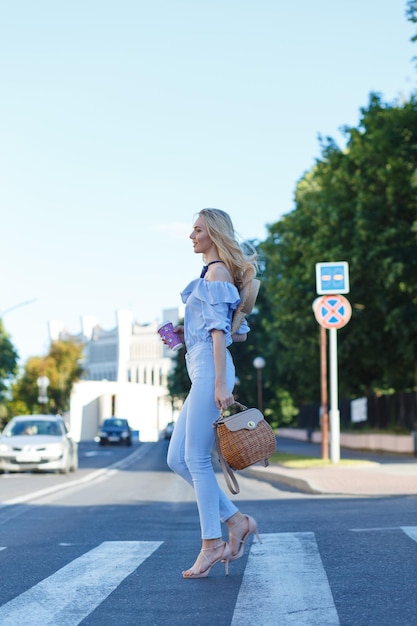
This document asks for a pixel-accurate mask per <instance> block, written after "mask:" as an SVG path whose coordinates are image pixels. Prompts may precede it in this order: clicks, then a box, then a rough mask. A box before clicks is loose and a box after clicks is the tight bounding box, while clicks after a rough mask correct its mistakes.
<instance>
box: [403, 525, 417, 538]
mask: <svg viewBox="0 0 417 626" xmlns="http://www.w3.org/2000/svg"><path fill="white" fill-rule="evenodd" d="M401 530H402V531H403V532H405V534H406V535H408V536H409V537H410V539H413V541H417V526H401Z"/></svg>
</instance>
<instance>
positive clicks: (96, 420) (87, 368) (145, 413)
mask: <svg viewBox="0 0 417 626" xmlns="http://www.w3.org/2000/svg"><path fill="white" fill-rule="evenodd" d="M168 319H169V320H171V321H172V322H173V323H174V325H175V324H177V323H178V319H179V311H178V309H167V310H164V311H163V316H162V320H160V321H155V322H153V323H150V324H142V325H140V324H138V323H136V322H134V320H133V315H132V312H131V311H117V312H116V326H115V328H113V329H111V330H104V329H102V328H101V327H100V326H99V325H98V324H97V320H96V319H95V318H94V317H92V316H84V317H82V318H81V331H80V333H79V334H77V335H71V334H70V333H68V332H67V331H66V330H65V328H64V324H63V322H61V321H57V320H52V321H50V322H49V336H50V340H51V341H56V340H73V341H81V342H82V343H83V344H84V359H83V368H84V377H83V380H81V381H79V382H78V383H76V384H75V385H74V387H73V390H72V394H71V402H70V412H69V416H68V422H69V424H70V427H71V431H72V434H73V436H74V438H75V439H76V440H78V441H82V440H87V439H93V438H94V437H95V436H96V435H97V432H98V430H99V426H100V424H101V423H102V422H103V420H104V419H105V418H106V417H111V416H113V415H115V416H117V417H125V418H126V419H128V420H129V423H130V425H131V427H132V429H133V430H134V431H136V432H137V433H138V436H139V438H140V440H141V441H157V440H158V438H159V437H160V435H161V432H162V430H163V429H164V427H165V426H166V424H167V423H168V422H170V421H172V420H174V421H175V417H176V415H175V411H174V409H173V407H172V404H171V402H170V400H169V398H168V390H167V377H168V374H169V372H170V371H171V369H172V367H173V357H174V356H175V353H174V352H172V351H171V350H170V349H169V348H167V347H166V346H165V345H164V344H163V343H162V341H161V339H160V337H159V335H158V333H157V328H158V326H159V324H160V323H161V322H164V321H166V320H168Z"/></svg>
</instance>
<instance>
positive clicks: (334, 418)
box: [330, 410, 340, 463]
mask: <svg viewBox="0 0 417 626" xmlns="http://www.w3.org/2000/svg"><path fill="white" fill-rule="evenodd" d="M330 460H331V462H332V463H339V461H340V413H339V411H338V410H333V411H330Z"/></svg>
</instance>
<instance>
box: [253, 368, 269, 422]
mask: <svg viewBox="0 0 417 626" xmlns="http://www.w3.org/2000/svg"><path fill="white" fill-rule="evenodd" d="M265 364H266V362H265V359H264V358H263V357H262V356H257V357H256V358H255V359H253V366H254V367H255V369H256V370H257V372H258V408H259V410H260V411H261V413H263V400H262V370H263V368H264V367H265Z"/></svg>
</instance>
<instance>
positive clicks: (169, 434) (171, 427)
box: [164, 422, 175, 439]
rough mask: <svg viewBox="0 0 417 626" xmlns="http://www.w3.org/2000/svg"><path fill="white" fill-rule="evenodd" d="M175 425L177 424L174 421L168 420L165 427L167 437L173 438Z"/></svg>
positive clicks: (165, 436)
mask: <svg viewBox="0 0 417 626" xmlns="http://www.w3.org/2000/svg"><path fill="white" fill-rule="evenodd" d="M174 426H175V423H174V422H168V424H167V425H166V426H165V428H164V438H165V439H171V437H172V433H173V431H174Z"/></svg>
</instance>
